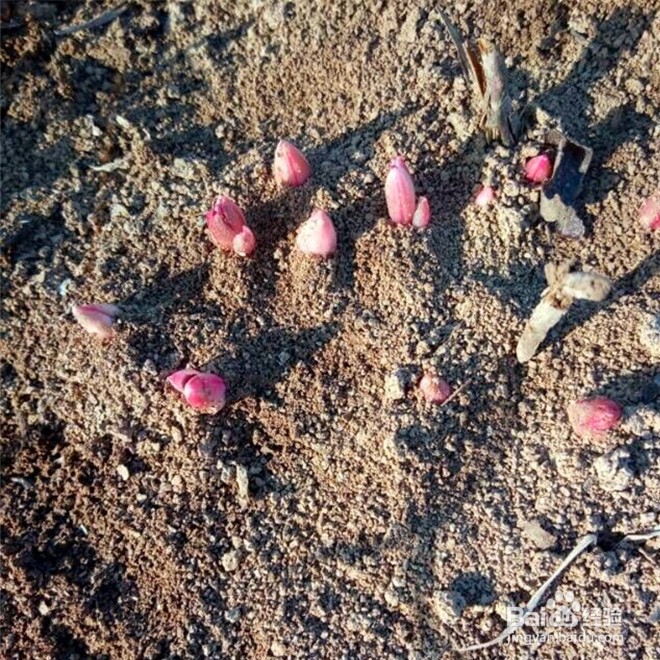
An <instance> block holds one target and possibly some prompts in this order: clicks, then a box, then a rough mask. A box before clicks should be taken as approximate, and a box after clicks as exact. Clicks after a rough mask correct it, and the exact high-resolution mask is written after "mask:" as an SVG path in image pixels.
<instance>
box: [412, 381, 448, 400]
mask: <svg viewBox="0 0 660 660" xmlns="http://www.w3.org/2000/svg"><path fill="white" fill-rule="evenodd" d="M419 390H420V392H421V393H422V396H423V397H424V398H425V399H426V401H427V402H428V403H443V402H444V401H446V399H447V397H449V395H450V394H451V385H449V383H448V382H447V381H445V380H442V378H440V377H439V376H437V375H436V374H424V377H423V378H422V380H421V381H420V382H419Z"/></svg>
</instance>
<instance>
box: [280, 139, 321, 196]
mask: <svg viewBox="0 0 660 660" xmlns="http://www.w3.org/2000/svg"><path fill="white" fill-rule="evenodd" d="M311 174H312V168H311V167H310V165H309V162H308V161H307V159H306V158H305V156H304V155H303V153H302V152H301V151H300V149H298V148H297V147H296V146H295V145H293V144H291V142H287V141H286V140H280V141H279V142H278V144H277V147H276V148H275V160H274V161H273V176H274V177H275V181H277V183H279V184H280V185H283V186H302V185H303V184H304V183H305V181H307V179H309V177H310V176H311Z"/></svg>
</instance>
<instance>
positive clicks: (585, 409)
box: [568, 396, 622, 437]
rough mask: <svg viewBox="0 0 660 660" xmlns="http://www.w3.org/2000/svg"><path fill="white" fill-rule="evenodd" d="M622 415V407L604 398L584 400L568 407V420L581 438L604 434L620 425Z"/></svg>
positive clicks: (597, 397)
mask: <svg viewBox="0 0 660 660" xmlns="http://www.w3.org/2000/svg"><path fill="white" fill-rule="evenodd" d="M621 415H622V410H621V406H620V405H619V404H618V403H617V402H616V401H612V399H608V398H607V397H604V396H596V397H593V398H591V399H582V400H581V401H576V402H575V403H572V404H571V405H570V406H569V407H568V420H569V421H570V423H571V426H572V427H573V430H574V431H575V432H576V433H577V434H578V435H579V436H581V437H585V436H589V435H602V434H604V433H605V432H606V431H609V430H610V429H611V428H614V427H615V426H616V425H617V424H618V423H619V420H620V419H621Z"/></svg>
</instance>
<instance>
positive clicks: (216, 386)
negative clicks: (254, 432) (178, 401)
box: [167, 369, 227, 413]
mask: <svg viewBox="0 0 660 660" xmlns="http://www.w3.org/2000/svg"><path fill="white" fill-rule="evenodd" d="M167 382H168V383H169V384H170V385H171V386H172V387H173V388H174V389H175V390H176V391H177V392H181V394H183V398H184V399H185V401H186V403H187V404H188V405H189V406H190V407H191V408H195V409H196V410H199V411H201V412H208V413H217V412H219V411H220V410H222V408H223V407H224V405H225V395H226V392H227V386H226V385H225V381H224V380H222V378H220V376H216V375H215V374H205V373H202V372H200V371H196V370H195V369H181V370H179V371H175V372H174V373H173V374H171V375H170V376H168V378H167Z"/></svg>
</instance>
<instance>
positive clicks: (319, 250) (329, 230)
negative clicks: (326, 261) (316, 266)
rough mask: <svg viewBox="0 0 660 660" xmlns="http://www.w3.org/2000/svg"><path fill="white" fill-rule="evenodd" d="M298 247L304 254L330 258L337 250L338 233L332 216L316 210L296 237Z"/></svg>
mask: <svg viewBox="0 0 660 660" xmlns="http://www.w3.org/2000/svg"><path fill="white" fill-rule="evenodd" d="M296 247H297V248H298V249H299V250H300V251H301V252H302V253H303V254H309V255H312V256H316V257H328V256H330V255H331V254H333V253H334V252H335V251H336V249H337V232H336V231H335V226H334V225H333V224H332V220H331V219H330V216H329V215H328V214H327V213H326V212H325V211H323V210H321V209H314V211H313V212H312V215H310V217H309V219H308V220H306V221H305V222H303V224H302V225H301V226H300V229H299V230H298V235H297V236H296Z"/></svg>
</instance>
